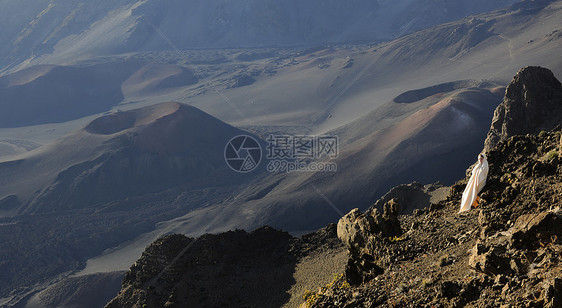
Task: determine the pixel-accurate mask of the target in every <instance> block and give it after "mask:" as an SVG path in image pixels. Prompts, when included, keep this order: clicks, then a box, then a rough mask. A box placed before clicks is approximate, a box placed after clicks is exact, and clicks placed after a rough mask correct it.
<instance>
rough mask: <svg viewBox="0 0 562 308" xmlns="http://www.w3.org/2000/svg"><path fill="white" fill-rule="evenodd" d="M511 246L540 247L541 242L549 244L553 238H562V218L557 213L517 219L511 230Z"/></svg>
mask: <svg viewBox="0 0 562 308" xmlns="http://www.w3.org/2000/svg"><path fill="white" fill-rule="evenodd" d="M509 233H510V239H509V242H510V245H511V246H514V247H517V248H527V247H535V246H538V244H539V242H542V243H548V242H550V241H552V236H556V237H560V236H562V218H561V217H560V216H559V215H557V214H556V213H555V212H551V211H548V212H542V213H539V214H526V215H522V216H521V217H519V218H518V219H517V221H516V222H515V225H513V227H512V228H511V229H510V230H509Z"/></svg>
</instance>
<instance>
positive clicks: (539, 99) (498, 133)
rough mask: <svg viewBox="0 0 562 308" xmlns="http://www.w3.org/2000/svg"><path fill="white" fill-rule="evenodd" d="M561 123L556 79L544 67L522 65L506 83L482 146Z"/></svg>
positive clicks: (560, 91) (560, 93)
mask: <svg viewBox="0 0 562 308" xmlns="http://www.w3.org/2000/svg"><path fill="white" fill-rule="evenodd" d="M561 124H562V85H561V84H560V81H558V79H556V77H554V74H553V73H552V72H551V71H550V70H548V69H546V68H542V67H538V66H528V67H524V68H522V69H521V70H519V72H517V74H516V75H515V77H514V78H513V80H512V81H511V83H510V84H509V85H508V87H507V89H506V91H505V97H504V100H503V102H502V103H501V104H500V105H499V106H498V107H497V108H496V110H495V111H494V117H493V119H492V126H491V128H490V131H489V132H488V136H487V138H486V141H485V142H484V147H485V150H490V149H491V148H493V147H494V146H495V145H496V144H498V143H499V142H500V141H504V140H506V139H507V138H509V137H511V136H514V135H524V134H535V133H539V132H540V131H543V130H544V131H549V130H552V129H554V128H555V127H556V126H557V125H561Z"/></svg>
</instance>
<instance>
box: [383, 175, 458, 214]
mask: <svg viewBox="0 0 562 308" xmlns="http://www.w3.org/2000/svg"><path fill="white" fill-rule="evenodd" d="M449 190H450V187H447V186H443V185H442V184H441V183H433V184H427V185H423V184H421V183H418V182H413V183H410V184H402V185H398V186H396V187H394V188H392V189H391V190H390V191H389V192H388V193H386V194H385V195H384V196H382V197H381V198H380V199H379V200H377V202H375V204H374V205H373V206H372V208H377V209H382V208H383V206H384V204H386V203H387V202H388V201H390V200H392V199H396V200H397V201H398V203H400V212H399V214H400V215H402V214H412V213H413V212H414V211H415V210H417V209H422V208H425V207H428V206H430V205H431V204H436V203H438V202H439V201H442V200H445V198H446V197H447V196H448V194H449Z"/></svg>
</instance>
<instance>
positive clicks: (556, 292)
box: [308, 131, 562, 308]
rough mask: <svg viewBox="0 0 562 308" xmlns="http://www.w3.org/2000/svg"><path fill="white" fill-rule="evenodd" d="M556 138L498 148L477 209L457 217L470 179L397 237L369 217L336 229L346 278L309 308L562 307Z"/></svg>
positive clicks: (350, 218) (561, 168)
mask: <svg viewBox="0 0 562 308" xmlns="http://www.w3.org/2000/svg"><path fill="white" fill-rule="evenodd" d="M561 136H562V131H553V132H544V133H540V134H538V135H525V136H519V135H518V136H513V137H511V138H508V139H507V140H504V141H500V142H499V144H497V146H496V147H494V148H493V149H491V150H490V152H489V153H488V162H489V164H490V172H489V175H488V181H487V184H486V186H485V187H484V189H483V190H482V192H481V194H480V197H481V202H480V205H479V207H478V208H477V209H472V210H471V211H469V212H467V213H465V214H463V215H459V214H458V208H459V205H460V200H461V196H462V191H463V190H464V187H465V185H466V183H467V181H468V176H467V177H466V178H464V179H461V180H459V181H458V182H457V183H456V184H454V185H453V186H452V187H451V189H450V195H449V196H448V197H447V198H446V199H445V200H443V201H440V202H438V203H437V204H435V205H432V206H429V207H427V208H424V209H421V210H417V211H415V213H414V214H412V215H401V216H398V217H397V218H398V221H399V224H400V226H401V227H402V228H403V229H404V231H405V232H404V233H403V234H401V235H400V236H399V237H392V238H390V237H387V236H388V234H389V233H388V231H386V232H387V233H382V232H380V231H378V233H377V232H376V231H373V230H380V228H379V229H377V227H378V225H377V224H376V223H375V218H374V217H373V215H374V214H373V213H371V212H369V211H367V212H366V213H365V214H363V213H361V212H359V210H353V211H352V212H351V213H349V214H348V215H346V216H345V217H343V218H342V219H341V220H340V222H339V223H338V236H339V237H340V239H342V240H343V241H344V243H345V245H346V247H348V249H349V259H348V266H347V269H346V272H345V277H343V278H341V280H339V281H335V282H334V283H333V285H332V286H331V287H330V288H328V289H326V290H321V292H318V294H317V295H316V297H315V298H314V301H313V303H312V304H310V305H309V306H308V307H312V308H319V307H322V308H324V307H326V308H327V307H505V308H507V307H552V308H554V307H560V303H561V299H562V297H561V296H562V279H560V277H561V276H560V275H561V273H562V264H561V262H560V258H561V257H562V240H561V239H562V231H560V230H562V225H561V223H562V210H560V207H561V206H562V185H560V183H562V159H560V158H559V156H558V153H559V152H560V150H562V147H561V145H560V138H561ZM385 204H388V203H385ZM383 208H387V209H390V208H392V204H389V205H388V206H385V207H383ZM382 216H384V215H381V217H382ZM345 283H348V284H349V285H350V286H348V287H346V286H345Z"/></svg>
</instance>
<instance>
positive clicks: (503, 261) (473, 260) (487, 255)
mask: <svg viewBox="0 0 562 308" xmlns="http://www.w3.org/2000/svg"><path fill="white" fill-rule="evenodd" d="M502 250H503V249H502V247H499V246H491V247H488V246H486V245H484V244H482V243H481V242H477V243H476V244H475V245H474V247H472V251H471V254H470V258H469V259H468V265H469V266H470V267H471V268H473V269H475V270H477V271H480V272H482V273H485V274H488V275H500V274H508V273H510V271H511V268H510V263H509V260H508V259H507V258H505V257H503V256H502V255H501V253H502Z"/></svg>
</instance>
